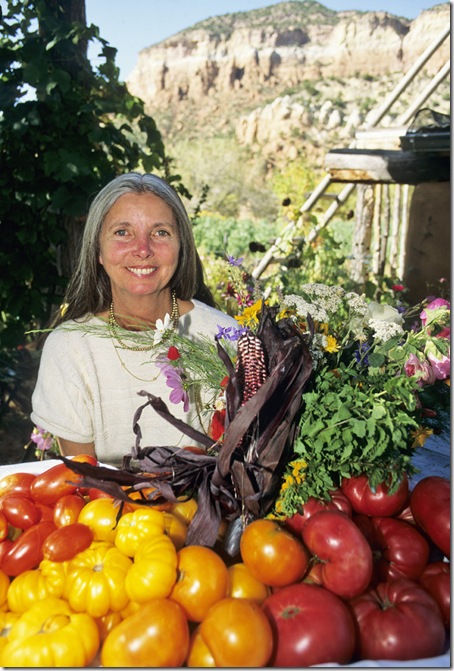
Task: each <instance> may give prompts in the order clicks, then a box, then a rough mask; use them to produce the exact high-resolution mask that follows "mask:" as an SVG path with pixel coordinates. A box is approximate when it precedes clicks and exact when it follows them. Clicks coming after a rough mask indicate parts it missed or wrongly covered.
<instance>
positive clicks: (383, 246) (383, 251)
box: [379, 184, 391, 277]
mask: <svg viewBox="0 0 454 671" xmlns="http://www.w3.org/2000/svg"><path fill="white" fill-rule="evenodd" d="M390 218H391V207H390V202H389V184H383V211H382V216H381V222H380V269H379V275H380V277H384V276H385V268H386V265H387V261H388V239H389V226H390ZM388 265H389V264H388Z"/></svg>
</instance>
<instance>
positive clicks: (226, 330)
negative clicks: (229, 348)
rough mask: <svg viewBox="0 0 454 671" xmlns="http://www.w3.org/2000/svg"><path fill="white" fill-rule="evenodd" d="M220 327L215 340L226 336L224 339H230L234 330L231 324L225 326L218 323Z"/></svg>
mask: <svg viewBox="0 0 454 671" xmlns="http://www.w3.org/2000/svg"><path fill="white" fill-rule="evenodd" d="M217 327H218V332H217V333H216V335H215V336H214V337H215V340H221V339H222V338H224V340H230V332H231V330H232V327H231V326H227V327H223V326H220V325H219V324H218V325H217Z"/></svg>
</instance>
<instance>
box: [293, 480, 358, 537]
mask: <svg viewBox="0 0 454 671" xmlns="http://www.w3.org/2000/svg"><path fill="white" fill-rule="evenodd" d="M330 496H331V500H330V501H322V500H321V499H316V498H315V497H314V496H310V497H309V498H308V500H307V501H306V503H305V504H304V505H302V506H301V510H300V511H299V512H297V513H295V514H294V515H292V517H289V518H288V519H286V520H285V526H286V527H287V528H289V529H290V530H291V531H293V532H294V533H296V535H299V534H300V533H301V529H302V528H303V526H304V524H305V523H306V522H307V520H308V519H309V517H311V515H314V513H318V512H319V511H320V510H334V511H336V510H340V512H341V513H345V514H346V515H347V516H348V517H351V516H352V504H351V503H350V501H349V500H348V498H347V497H346V496H345V494H344V493H343V492H342V491H341V490H340V489H334V490H333V491H331V492H330Z"/></svg>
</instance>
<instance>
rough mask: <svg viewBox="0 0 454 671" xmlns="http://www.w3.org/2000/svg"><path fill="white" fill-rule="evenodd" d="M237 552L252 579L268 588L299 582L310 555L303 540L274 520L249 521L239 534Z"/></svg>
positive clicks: (306, 567) (305, 569)
mask: <svg viewBox="0 0 454 671" xmlns="http://www.w3.org/2000/svg"><path fill="white" fill-rule="evenodd" d="M240 552H241V558H242V560H243V562H244V564H245V565H246V566H247V568H248V569H249V571H250V572H251V574H252V575H253V576H254V578H256V579H257V580H259V581H260V582H263V583H265V585H270V586H271V587H284V586H286V585H291V584H292V583H294V582H298V580H301V578H302V577H303V576H304V574H305V573H306V571H307V569H308V567H309V560H310V554H309V552H308V550H307V549H306V547H305V546H304V545H303V543H302V542H301V541H300V540H299V539H298V538H296V537H295V536H293V535H292V534H291V533H290V532H289V531H287V530H286V529H285V528H284V527H283V526H281V525H280V524H279V523H278V522H274V521H273V520H266V519H259V520H255V521H254V522H251V523H250V524H248V526H247V527H246V528H245V529H244V531H243V534H242V536H241V540H240Z"/></svg>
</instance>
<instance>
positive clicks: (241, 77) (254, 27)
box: [127, 0, 450, 123]
mask: <svg viewBox="0 0 454 671" xmlns="http://www.w3.org/2000/svg"><path fill="white" fill-rule="evenodd" d="M449 21H450V5H449V3H443V4H440V5H437V6H436V7H434V8H432V9H430V10H425V11H423V12H421V14H420V15H419V16H418V17H417V18H416V19H414V20H413V21H410V20H408V19H405V18H402V17H398V16H393V15H391V14H388V13H385V12H357V11H342V12H335V11H332V10H329V9H327V8H325V7H324V6H323V5H322V4H319V3H318V2H314V1H312V0H303V1H301V2H282V3H280V4H278V5H274V6H271V7H267V8H264V9H260V10H254V11H251V12H241V13H235V14H227V15H224V16H220V17H214V18H213V19H207V20H205V21H203V22H201V23H199V24H197V25H195V26H194V27H192V28H189V29H187V30H185V31H182V32H180V33H178V34H176V35H174V36H173V37H170V38H168V39H166V40H165V41H163V42H161V43H160V44H156V45H153V46H150V47H148V48H146V49H143V50H142V51H141V52H140V53H139V56H138V60H137V63H136V65H135V67H134V69H133V71H132V72H131V74H130V76H129V78H128V80H127V85H128V88H129V90H130V91H131V92H132V93H133V94H135V95H137V96H139V97H141V98H142V99H143V100H144V101H145V102H146V104H147V107H148V109H149V111H150V113H152V114H153V112H154V111H155V110H159V109H160V108H162V106H163V105H167V106H169V105H170V106H172V107H174V106H178V104H181V103H184V102H188V101H189V102H193V103H200V102H201V101H202V100H203V101H204V104H205V103H206V101H207V100H208V101H209V100H210V99H211V100H213V99H216V100H217V101H219V100H222V101H227V100H228V101H231V100H238V101H239V102H240V104H241V105H242V106H248V105H249V106H251V105H254V103H258V102H260V101H261V100H262V99H263V97H264V96H268V99H269V98H270V97H273V94H274V96H277V95H281V94H282V92H283V91H285V90H286V89H295V88H298V87H301V86H303V85H304V84H305V83H307V82H308V81H322V80H327V79H329V78H337V79H339V78H340V79H345V78H352V77H353V78H354V77H358V75H361V76H363V77H364V76H367V77H368V78H370V79H371V78H383V77H385V76H388V75H393V74H394V73H400V74H401V75H402V73H404V72H406V71H407V70H408V69H409V68H410V67H411V66H412V65H413V63H414V62H415V60H416V59H417V58H418V57H419V56H420V54H422V53H423V52H424V50H425V49H426V48H427V47H428V46H429V45H430V44H431V43H432V42H433V41H434V39H436V38H437V37H438V36H439V35H440V34H441V33H442V32H443V31H444V30H445V29H446V28H447V26H449ZM448 59H449V39H448V40H446V41H445V43H444V44H443V46H442V47H441V48H440V49H439V51H438V53H437V55H436V56H435V57H434V58H433V59H431V61H430V62H429V63H428V64H427V66H426V74H427V75H428V76H432V75H433V74H434V73H435V72H437V70H438V69H439V68H440V67H441V65H442V64H443V63H444V62H445V61H446V60H448ZM209 107H210V108H212V105H209ZM299 113H300V110H297V111H296V110H293V111H292V114H296V115H298V114H299ZM332 123H334V120H332Z"/></svg>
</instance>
